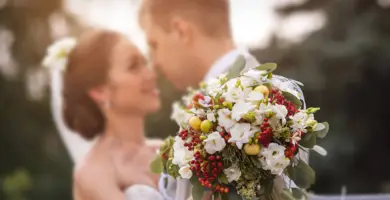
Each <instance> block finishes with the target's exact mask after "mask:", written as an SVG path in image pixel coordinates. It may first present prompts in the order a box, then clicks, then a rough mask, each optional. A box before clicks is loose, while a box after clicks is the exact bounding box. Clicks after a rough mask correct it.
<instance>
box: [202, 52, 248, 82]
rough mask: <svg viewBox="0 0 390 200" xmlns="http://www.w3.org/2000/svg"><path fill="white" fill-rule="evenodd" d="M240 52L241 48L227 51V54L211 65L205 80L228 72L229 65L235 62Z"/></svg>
mask: <svg viewBox="0 0 390 200" xmlns="http://www.w3.org/2000/svg"><path fill="white" fill-rule="evenodd" d="M240 53H241V52H240V50H238V49H233V50H231V51H229V52H227V53H226V54H225V55H223V56H221V57H220V58H218V59H217V60H216V61H215V62H214V64H213V65H212V66H211V68H210V70H209V71H208V72H207V74H206V76H205V77H204V79H203V80H204V81H206V80H209V79H211V78H215V77H217V76H218V75H220V74H223V73H225V72H227V71H228V69H229V67H230V66H231V65H232V64H233V62H234V61H235V60H236V58H237V56H238V55H239V54H240Z"/></svg>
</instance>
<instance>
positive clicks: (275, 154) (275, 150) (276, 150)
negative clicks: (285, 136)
mask: <svg viewBox="0 0 390 200" xmlns="http://www.w3.org/2000/svg"><path fill="white" fill-rule="evenodd" d="M285 150H286V148H285V147H284V146H282V145H278V144H276V143H270V144H269V145H268V148H263V151H262V152H261V155H262V156H264V157H265V158H266V159H267V160H274V159H278V158H279V157H282V156H284V151H285Z"/></svg>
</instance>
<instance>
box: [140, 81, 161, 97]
mask: <svg viewBox="0 0 390 200" xmlns="http://www.w3.org/2000/svg"><path fill="white" fill-rule="evenodd" d="M142 92H143V93H145V94H149V95H153V96H158V95H159V94H160V90H159V89H158V88H157V87H156V84H155V83H148V84H147V85H144V87H143V89H142Z"/></svg>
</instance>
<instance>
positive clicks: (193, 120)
mask: <svg viewBox="0 0 390 200" xmlns="http://www.w3.org/2000/svg"><path fill="white" fill-rule="evenodd" d="M188 123H189V124H190V126H191V127H192V128H193V129H195V130H199V129H200V124H201V123H202V121H200V119H199V117H191V118H190V120H189V121H188Z"/></svg>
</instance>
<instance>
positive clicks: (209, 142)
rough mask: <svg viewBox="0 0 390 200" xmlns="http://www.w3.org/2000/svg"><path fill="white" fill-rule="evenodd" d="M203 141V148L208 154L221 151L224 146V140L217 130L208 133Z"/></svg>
mask: <svg viewBox="0 0 390 200" xmlns="http://www.w3.org/2000/svg"><path fill="white" fill-rule="evenodd" d="M204 143H205V145H204V148H205V149H206V151H207V153H209V154H214V153H215V152H217V151H221V150H222V149H223V148H225V146H226V143H225V140H224V139H223V138H222V137H221V135H220V134H219V133H218V132H213V133H211V134H210V135H208V137H207V139H205V140H204Z"/></svg>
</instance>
